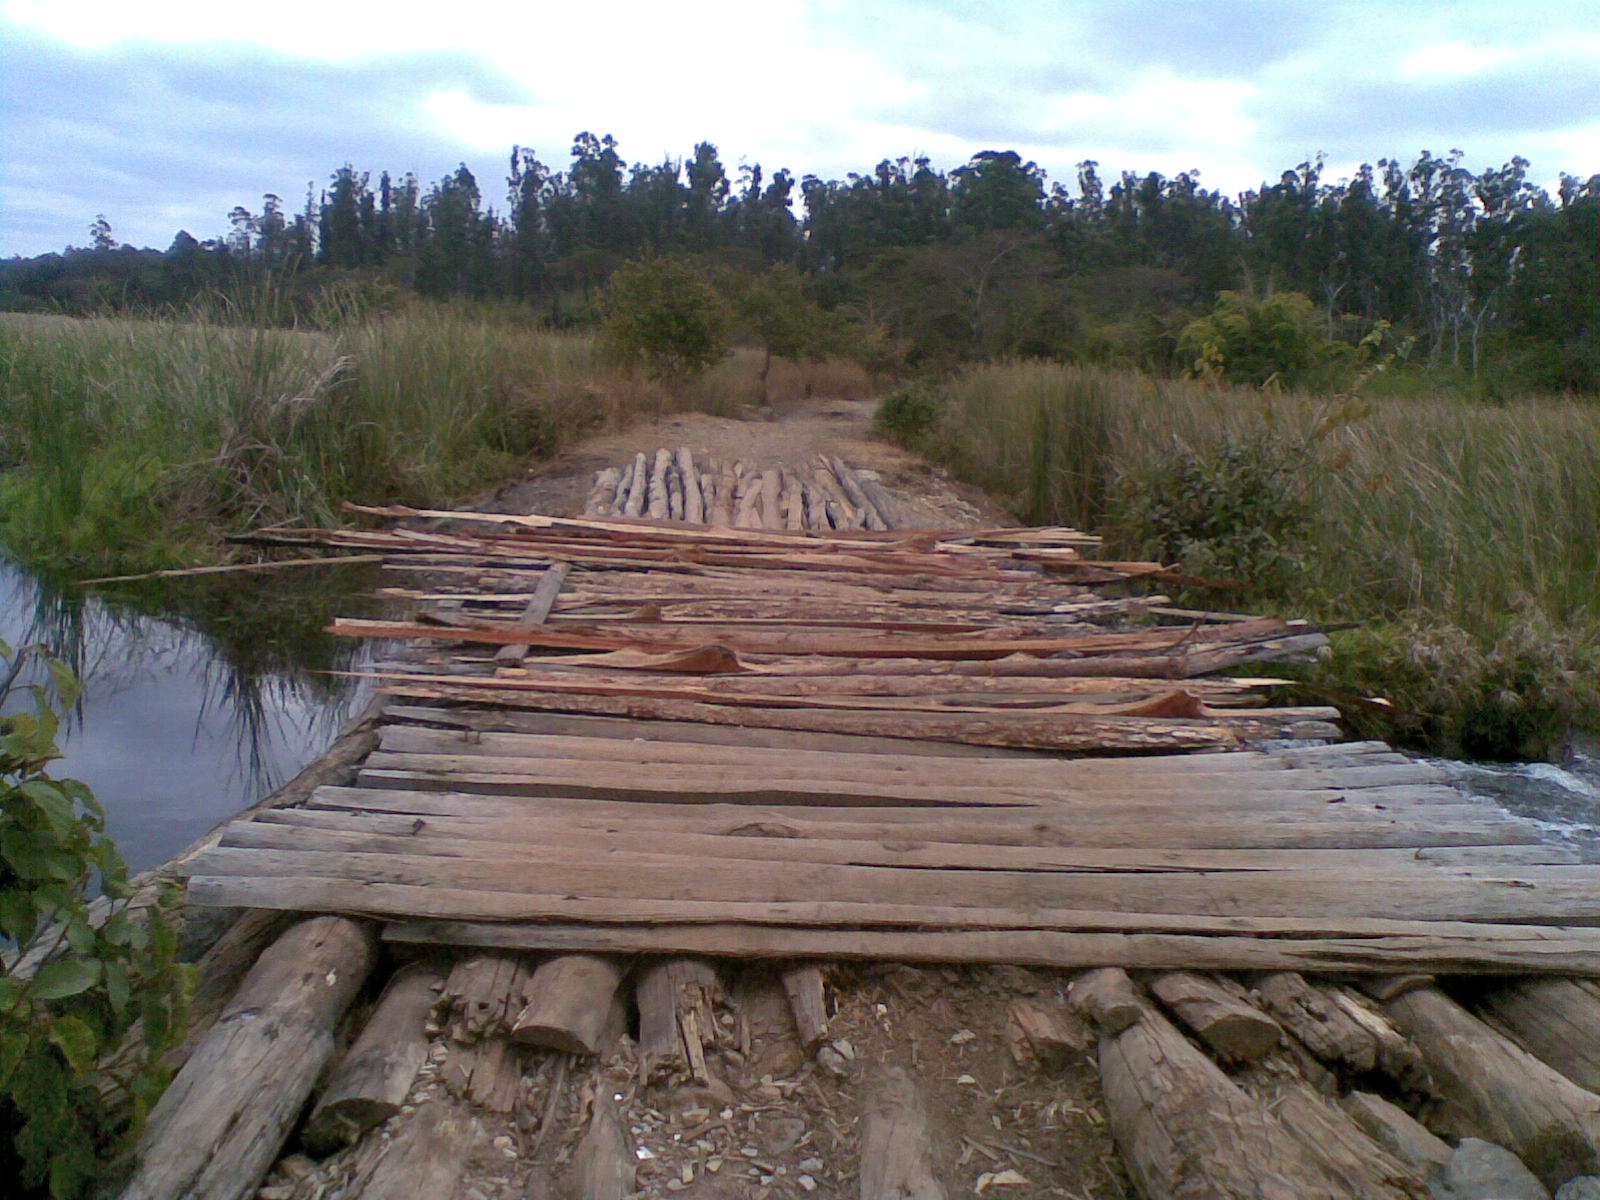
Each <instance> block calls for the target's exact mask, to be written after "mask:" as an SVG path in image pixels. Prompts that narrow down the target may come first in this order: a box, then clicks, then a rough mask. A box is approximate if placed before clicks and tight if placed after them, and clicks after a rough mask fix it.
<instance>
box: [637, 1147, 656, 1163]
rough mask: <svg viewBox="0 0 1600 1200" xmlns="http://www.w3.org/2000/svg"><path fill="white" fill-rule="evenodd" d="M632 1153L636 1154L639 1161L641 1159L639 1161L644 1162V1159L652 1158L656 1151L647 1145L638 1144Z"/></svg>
mask: <svg viewBox="0 0 1600 1200" xmlns="http://www.w3.org/2000/svg"><path fill="white" fill-rule="evenodd" d="M634 1154H635V1155H637V1156H638V1158H639V1161H641V1162H644V1161H646V1160H648V1159H652V1158H654V1157H655V1156H656V1152H655V1151H654V1150H652V1149H650V1147H649V1146H640V1147H639V1148H638V1149H637V1150H635V1151H634Z"/></svg>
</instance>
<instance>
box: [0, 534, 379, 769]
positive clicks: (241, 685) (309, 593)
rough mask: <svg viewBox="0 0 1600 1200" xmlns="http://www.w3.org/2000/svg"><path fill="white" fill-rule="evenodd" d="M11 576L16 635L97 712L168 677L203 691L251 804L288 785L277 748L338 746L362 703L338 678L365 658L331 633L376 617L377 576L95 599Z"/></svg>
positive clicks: (167, 586) (185, 583)
mask: <svg viewBox="0 0 1600 1200" xmlns="http://www.w3.org/2000/svg"><path fill="white" fill-rule="evenodd" d="M3 568H4V564H3V563H0V569H3ZM6 575H7V579H6V581H5V582H6V583H7V585H8V586H7V587H6V589H5V590H6V591H7V592H9V593H10V601H11V607H12V610H13V619H12V621H11V622H9V623H8V625H9V628H8V629H7V630H6V633H8V634H9V636H10V638H11V639H12V640H16V641H19V642H39V643H42V644H44V645H46V646H48V647H49V648H50V649H51V650H52V652H54V653H55V654H56V655H57V656H58V657H60V658H62V659H63V660H65V661H66V662H67V663H69V664H70V665H71V666H72V667H73V668H74V670H75V671H77V672H78V674H79V675H80V676H82V677H83V678H84V679H85V680H86V681H87V683H88V686H89V688H90V691H91V694H92V695H93V697H94V699H95V700H96V701H97V702H99V703H109V702H112V701H114V700H115V698H116V696H117V694H118V693H119V692H121V691H123V690H125V689H129V688H132V687H135V686H137V685H138V684H140V683H141V682H143V681H146V680H148V679H149V678H150V677H151V676H153V675H159V674H162V673H181V674H183V675H185V676H188V677H190V678H192V679H193V681H194V682H195V683H198V685H199V695H200V704H199V713H200V715H201V717H202V718H203V716H204V715H205V714H218V715H222V716H224V717H225V718H226V725H227V730H228V733H229V736H230V738H231V740H232V741H233V743H234V745H235V747H236V754H237V764H236V765H237V767H238V770H239V773H240V775H241V777H242V782H243V783H244V785H245V788H246V790H247V791H249V792H251V793H254V794H259V793H262V792H265V791H268V790H270V789H271V788H272V787H274V786H276V785H277V784H278V783H281V782H282V780H279V779H275V778H273V777H272V775H271V771H270V770H269V763H270V761H271V760H272V757H273V756H272V754H271V753H269V747H272V746H275V745H286V744H292V743H294V742H297V741H308V742H310V743H312V744H317V745H323V744H327V743H329V742H331V741H332V740H333V738H334V737H335V736H336V735H337V733H338V732H339V730H340V729H341V728H342V727H343V725H344V724H345V723H346V722H347V720H348V719H349V716H350V714H351V711H352V709H353V706H354V705H355V703H356V702H357V699H358V697H357V691H356V688H355V687H354V685H353V681H352V680H350V679H348V678H346V677H343V676H341V675H339V674H337V673H336V672H340V671H344V670H348V669H349V668H351V667H352V666H354V665H356V664H357V663H358V661H359V656H360V655H361V654H362V653H363V648H362V647H361V646H360V645H359V644H356V643H353V642H351V641H349V640H348V639H342V638H334V637H331V636H329V635H328V634H325V633H323V632H322V630H323V629H324V628H326V626H327V625H328V624H329V622H330V621H331V620H332V619H333V618H334V617H335V616H336V615H341V614H350V613H371V612H374V611H376V608H377V601H376V599H375V598H374V589H375V587H376V582H377V581H376V572H375V571H373V570H372V569H371V568H370V567H362V566H341V567H329V568H327V569H326V570H323V569H318V570H316V571H315V572H310V571H308V572H301V573H300V574H298V575H296V576H294V577H292V578H291V577H279V578H276V579H264V578H260V577H257V578H254V579H251V578H248V577H218V578H206V577H199V578H192V579H183V580H176V581H152V582H151V583H146V584H139V585H123V586H118V587H114V588H106V589H101V590H99V591H97V592H96V593H95V594H94V595H86V594H85V593H84V592H83V591H82V590H81V589H77V588H73V587H70V586H65V587H64V586H60V585H58V584H54V583H52V582H50V581H48V580H43V579H39V578H37V577H30V576H27V575H25V574H23V573H21V572H20V571H18V570H16V569H15V568H12V569H9V570H6ZM313 576H314V577H313ZM24 614H25V615H24ZM296 717H299V718H301V719H302V721H303V722H304V723H305V725H306V726H308V727H299V726H300V724H301V722H300V721H295V718H296ZM291 722H293V723H294V724H295V725H296V726H297V727H296V728H292V729H291V728H289V724H290V723H291ZM89 732H90V735H91V736H92V731H89ZM199 736H200V735H199V730H198V728H197V730H196V737H199Z"/></svg>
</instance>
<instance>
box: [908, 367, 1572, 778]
mask: <svg viewBox="0 0 1600 1200" xmlns="http://www.w3.org/2000/svg"><path fill="white" fill-rule="evenodd" d="M881 420H882V424H883V427H884V428H885V430H886V431H887V432H889V433H890V434H891V435H892V436H895V437H897V438H898V439H899V440H901V441H904V442H909V443H910V444H913V445H915V446H917V447H918V448H920V449H923V450H924V451H926V452H928V453H930V454H931V455H932V456H934V457H935V458H937V459H939V460H941V461H943V462H945V463H947V464H948V465H950V466H951V467H952V468H953V469H954V470H956V471H957V472H958V473H959V474H960V475H961V476H962V477H964V478H966V479H968V480H970V481H972V482H974V483H977V484H979V485H981V486H983V487H985V488H987V489H989V490H990V491H991V492H993V493H994V494H996V495H997V496H999V497H1001V498H1002V499H1005V500H1007V501H1009V502H1010V503H1011V504H1012V505H1013V507H1014V508H1015V509H1016V510H1017V512H1018V514H1019V515H1021V516H1023V517H1025V518H1026V519H1029V520H1035V521H1064V522H1068V523H1075V524H1080V525H1083V526H1085V527H1088V528H1093V529H1098V530H1100V531H1102V532H1103V533H1105V534H1106V535H1107V537H1108V540H1109V544H1110V549H1111V550H1112V552H1113V553H1115V554H1118V555H1130V556H1144V555H1153V556H1161V557H1165V558H1167V559H1169V560H1171V559H1177V560H1181V561H1183V562H1184V563H1185V565H1186V566H1187V567H1188V568H1189V569H1190V570H1191V571H1193V572H1195V573H1197V574H1202V575H1214V576H1219V577H1222V578H1229V579H1234V580H1239V581H1241V582H1243V583H1244V584H1245V586H1244V588H1243V589H1242V590H1239V591H1234V592H1226V591H1222V592H1213V593H1210V594H1209V596H1207V597H1189V599H1191V600H1194V599H1204V600H1206V601H1207V602H1209V603H1211V604H1213V605H1215V606H1222V607H1227V606H1232V607H1254V608H1279V609H1285V610H1292V611H1295V612H1302V613H1309V614H1310V615H1313V616H1316V617H1319V618H1321V619H1325V620H1352V621H1359V622H1362V624H1363V626H1364V629H1363V630H1362V631H1359V632H1356V633H1352V634H1349V635H1346V636H1344V637H1342V638H1340V639H1338V642H1337V645H1336V651H1337V652H1336V654H1335V657H1334V659H1333V661H1332V662H1331V663H1329V664H1325V665H1324V666H1322V667H1320V668H1318V669H1316V670H1315V671H1312V672H1311V673H1310V675H1309V678H1308V682H1309V683H1310V684H1311V685H1313V686H1315V687H1317V688H1319V689H1321V690H1323V691H1324V692H1325V693H1327V694H1332V695H1333V696H1334V697H1335V698H1336V699H1338V700H1340V701H1341V702H1342V703H1343V704H1344V705H1345V706H1346V710H1347V713H1348V715H1349V718H1350V720H1351V723H1352V724H1353V725H1354V726H1355V727H1356V728H1357V729H1360V730H1364V731H1371V732H1381V733H1385V734H1388V735H1389V736H1393V737H1397V738H1399V739H1401V740H1404V741H1408V742H1411V743H1413V744H1422V745H1427V746H1430V747H1432V748H1435V749H1441V750H1464V751H1466V752H1469V753H1476V754H1484V755H1498V756H1520V755H1530V754H1540V753H1548V752H1550V751H1551V750H1553V749H1554V748H1555V747H1556V746H1557V744H1558V743H1559V742H1560V741H1561V734H1562V733H1563V732H1564V730H1565V728H1566V727H1567V726H1569V725H1571V724H1573V723H1577V724H1580V725H1589V726H1592V725H1594V724H1595V723H1597V722H1600V454H1597V453H1596V448H1597V447H1600V405H1596V404H1592V403H1581V402H1576V401H1572V400H1563V399H1553V398H1552V399H1543V400H1540V399H1530V400H1526V401H1521V402H1517V403H1514V404H1509V405H1504V406H1490V405H1483V404H1469V403H1463V402H1461V401H1456V400H1433V399H1411V400H1404V401H1399V400H1388V401H1383V402H1380V403H1373V404H1364V403H1361V402H1357V401H1351V400H1348V399H1334V400H1330V399H1327V398H1319V397H1313V396H1304V395H1270V396H1263V395H1262V394H1260V393H1259V392H1254V391H1250V390H1245V389H1224V388H1216V387H1207V386H1203V385H1201V384H1199V383H1194V382H1188V381H1168V380H1156V379H1151V378H1148V377H1144V376H1140V375H1137V374H1131V373H1117V372H1109V371H1100V370H1094V369H1085V368H1076V367H1066V366H1060V365H1055V364H1045V363H1009V364H995V365H990V366H984V367H977V368H972V369H970V370H967V371H965V372H963V373H961V374H959V375H957V376H955V377H953V378H952V379H950V380H948V381H946V382H945V383H943V384H941V385H937V386H933V387H927V388H924V389H923V390H921V391H916V390H913V391H909V392H906V393H902V394H901V395H900V396H898V397H896V398H895V399H894V400H892V401H891V402H889V403H888V404H886V406H885V411H884V414H883V416H882V418H881ZM1371 692H1378V693H1382V694H1387V695H1389V696H1390V697H1391V698H1392V699H1393V701H1394V706H1393V708H1389V709H1386V708H1384V707H1382V706H1372V705H1369V704H1366V703H1363V702H1362V701H1361V700H1360V699H1359V698H1358V697H1359V696H1361V695H1365V694H1369V693H1371Z"/></svg>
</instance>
